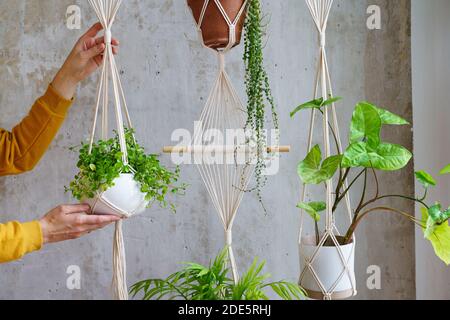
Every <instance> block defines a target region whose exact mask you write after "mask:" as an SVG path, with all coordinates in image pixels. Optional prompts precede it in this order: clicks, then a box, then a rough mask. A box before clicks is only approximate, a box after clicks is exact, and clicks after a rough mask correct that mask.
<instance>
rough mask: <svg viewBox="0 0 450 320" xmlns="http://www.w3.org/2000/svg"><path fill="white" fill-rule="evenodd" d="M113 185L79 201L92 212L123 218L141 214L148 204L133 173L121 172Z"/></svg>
mask: <svg viewBox="0 0 450 320" xmlns="http://www.w3.org/2000/svg"><path fill="white" fill-rule="evenodd" d="M113 184H114V186H113V187H111V188H109V189H108V190H106V191H105V192H102V193H98V194H97V195H96V196H95V197H94V198H90V199H84V200H82V201H81V202H83V203H87V204H89V205H90V207H91V212H92V214H99V215H110V214H113V215H116V216H121V217H124V218H129V217H131V216H134V215H137V214H141V213H142V212H144V210H145V208H146V207H147V205H148V204H149V201H148V200H146V194H145V193H144V192H142V191H141V188H140V185H139V183H138V182H137V181H136V180H134V174H132V173H127V174H121V175H120V176H119V177H118V178H116V179H115V180H114V181H113Z"/></svg>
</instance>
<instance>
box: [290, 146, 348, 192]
mask: <svg viewBox="0 0 450 320" xmlns="http://www.w3.org/2000/svg"><path fill="white" fill-rule="evenodd" d="M341 160H342V156H340V155H338V156H331V157H329V158H328V159H325V161H324V162H323V163H322V164H321V161H322V152H321V150H320V147H319V146H318V145H316V146H314V148H312V149H311V151H310V152H309V153H308V155H307V156H306V158H305V160H303V161H302V162H300V163H299V165H298V169H297V171H298V175H299V176H300V178H301V179H302V181H303V182H304V183H305V184H320V183H322V182H325V181H328V180H330V179H331V178H332V177H333V176H334V174H335V173H336V171H337V170H338V168H339V165H340V163H341Z"/></svg>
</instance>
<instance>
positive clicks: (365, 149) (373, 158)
mask: <svg viewBox="0 0 450 320" xmlns="http://www.w3.org/2000/svg"><path fill="white" fill-rule="evenodd" d="M411 158H412V154H411V152H409V151H408V150H407V149H406V148H404V147H402V146H399V145H396V144H390V143H380V144H379V145H378V147H377V148H375V149H372V148H371V147H369V145H368V143H366V142H358V143H353V144H351V145H350V146H349V147H348V149H347V150H346V151H345V153H344V156H343V159H342V167H343V168H357V167H364V168H374V169H377V170H383V171H395V170H400V169H402V168H404V167H405V166H406V165H407V164H408V162H409V160H411Z"/></svg>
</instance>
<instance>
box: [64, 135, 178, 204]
mask: <svg viewBox="0 0 450 320" xmlns="http://www.w3.org/2000/svg"><path fill="white" fill-rule="evenodd" d="M125 138H126V145H127V151H128V161H129V165H125V164H124V163H123V160H122V152H121V150H120V144H119V137H118V135H117V133H116V134H115V137H114V138H111V139H109V140H106V141H103V140H100V141H98V142H97V143H94V144H93V146H92V151H91V153H89V144H88V143H82V144H81V147H75V148H71V150H72V151H79V160H78V164H77V167H78V169H79V172H78V173H77V174H76V176H75V178H74V179H73V181H72V182H71V183H70V185H69V187H66V192H71V193H72V195H73V197H74V198H76V199H78V200H80V201H82V200H83V199H90V198H93V197H94V196H95V195H96V193H97V192H102V191H106V190H108V189H109V188H111V187H113V186H114V180H115V179H116V178H118V177H119V176H120V174H122V173H132V172H133V173H134V179H135V180H136V181H137V182H139V184H140V187H141V191H142V192H143V193H145V194H146V196H145V199H146V200H147V201H149V203H150V204H149V206H151V205H152V204H153V203H155V202H157V203H159V204H160V205H161V206H162V207H167V206H170V208H171V209H172V210H175V205H174V204H173V203H169V202H168V201H167V200H166V197H167V195H168V194H169V193H172V194H180V193H183V192H184V190H185V188H186V186H185V185H184V184H181V185H179V186H177V185H176V184H177V182H178V180H179V175H180V170H179V168H178V167H177V168H176V169H175V171H170V170H168V169H167V168H165V167H164V166H163V165H162V164H161V163H160V161H159V157H158V155H154V154H150V155H148V154H146V153H145V150H144V148H142V147H141V146H140V145H139V144H138V143H137V142H136V141H135V139H134V132H133V130H130V129H126V130H125Z"/></svg>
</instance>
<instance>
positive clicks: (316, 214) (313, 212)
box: [297, 202, 327, 222]
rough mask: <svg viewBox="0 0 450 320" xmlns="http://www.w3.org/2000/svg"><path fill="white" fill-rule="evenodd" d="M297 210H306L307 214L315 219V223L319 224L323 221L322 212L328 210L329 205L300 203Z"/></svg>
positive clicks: (323, 203)
mask: <svg viewBox="0 0 450 320" xmlns="http://www.w3.org/2000/svg"><path fill="white" fill-rule="evenodd" d="M297 208H299V209H302V210H305V212H306V213H307V214H309V216H310V217H311V218H313V220H314V221H316V222H319V221H320V219H321V217H320V212H323V211H325V210H326V209H327V204H326V203H325V202H310V203H305V202H300V203H299V204H298V205H297Z"/></svg>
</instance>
